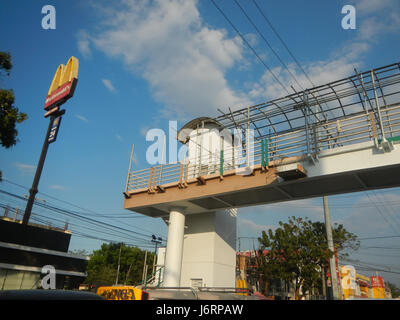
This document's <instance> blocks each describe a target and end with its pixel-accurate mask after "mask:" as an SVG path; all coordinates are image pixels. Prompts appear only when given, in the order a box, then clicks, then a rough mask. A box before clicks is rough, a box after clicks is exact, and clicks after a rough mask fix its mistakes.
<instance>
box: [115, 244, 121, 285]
mask: <svg viewBox="0 0 400 320" xmlns="http://www.w3.org/2000/svg"><path fill="white" fill-rule="evenodd" d="M121 249H122V243H121V245H120V246H119V257H118V268H117V278H116V279H115V285H118V276H119V265H120V261H121Z"/></svg>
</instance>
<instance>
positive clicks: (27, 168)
mask: <svg viewBox="0 0 400 320" xmlns="http://www.w3.org/2000/svg"><path fill="white" fill-rule="evenodd" d="M14 165H15V166H16V167H17V169H18V170H19V171H21V172H24V173H33V172H35V170H36V166H34V165H31V164H26V163H21V162H15V163H14Z"/></svg>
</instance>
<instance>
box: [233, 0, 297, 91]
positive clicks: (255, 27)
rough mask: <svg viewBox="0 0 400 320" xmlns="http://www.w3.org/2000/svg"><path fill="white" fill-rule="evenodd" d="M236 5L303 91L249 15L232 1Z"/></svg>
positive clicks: (237, 3)
mask: <svg viewBox="0 0 400 320" xmlns="http://www.w3.org/2000/svg"><path fill="white" fill-rule="evenodd" d="M234 1H235V3H236V5H237V6H238V7H239V9H240V10H241V11H242V13H243V14H244V15H245V16H246V18H247V20H248V21H249V22H250V23H251V25H252V26H253V27H254V29H255V30H256V31H257V33H258V35H259V36H260V37H261V38H262V39H263V40H264V42H265V43H266V44H267V46H268V47H269V49H270V50H271V51H272V53H273V54H274V55H275V57H276V58H277V59H278V60H279V62H280V63H281V64H282V65H283V67H284V68H285V69H286V70H287V72H288V73H289V75H290V76H291V77H292V78H293V80H294V81H295V82H296V83H297V85H298V86H299V87H300V89H301V90H302V91H304V88H303V86H302V85H301V84H300V83H299V82H298V80H297V78H296V77H295V76H294V74H293V73H292V72H291V71H290V69H289V68H288V66H287V65H286V63H285V62H284V61H283V60H282V58H281V57H280V56H279V54H278V53H277V52H276V51H275V50H274V48H273V47H272V46H271V44H270V43H269V41H268V40H267V39H266V38H265V37H264V35H263V34H262V33H261V31H260V30H259V29H258V28H257V26H256V24H255V23H254V22H253V20H252V19H251V18H250V17H249V15H248V14H247V13H246V11H245V10H244V9H243V7H242V6H241V5H240V4H239V2H238V1H237V0H234Z"/></svg>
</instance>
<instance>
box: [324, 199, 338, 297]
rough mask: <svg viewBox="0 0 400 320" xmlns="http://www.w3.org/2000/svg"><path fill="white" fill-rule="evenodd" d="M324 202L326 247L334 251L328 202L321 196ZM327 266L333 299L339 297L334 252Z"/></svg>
mask: <svg viewBox="0 0 400 320" xmlns="http://www.w3.org/2000/svg"><path fill="white" fill-rule="evenodd" d="M323 202H324V216H325V229H326V238H327V240H328V249H329V250H330V251H332V252H335V250H334V248H335V247H334V245H333V237H332V225H331V215H330V212H329V204H328V197H327V196H324V197H323ZM329 268H330V271H331V286H332V294H333V300H338V299H339V290H338V283H337V274H336V261H335V254H333V256H332V257H331V258H330V259H329Z"/></svg>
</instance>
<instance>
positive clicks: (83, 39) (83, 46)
mask: <svg viewBox="0 0 400 320" xmlns="http://www.w3.org/2000/svg"><path fill="white" fill-rule="evenodd" d="M78 50H79V52H80V53H81V54H82V56H83V57H85V58H88V57H90V56H91V54H92V52H91V50H90V40H89V35H88V34H87V33H86V32H85V31H80V32H79V33H78Z"/></svg>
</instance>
